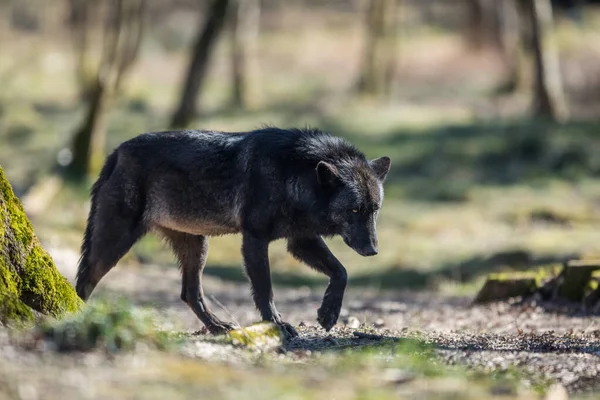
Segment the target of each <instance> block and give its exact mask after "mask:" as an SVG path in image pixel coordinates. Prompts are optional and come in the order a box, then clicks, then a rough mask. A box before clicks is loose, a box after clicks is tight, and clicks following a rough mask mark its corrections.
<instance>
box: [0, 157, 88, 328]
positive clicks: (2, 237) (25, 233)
mask: <svg viewBox="0 0 600 400" xmlns="http://www.w3.org/2000/svg"><path fill="white" fill-rule="evenodd" d="M81 304H82V302H81V300H80V299H79V297H77V294H76V293H75V290H74V289H73V287H72V286H71V285H70V284H69V282H68V281H67V280H66V279H65V278H64V277H63V276H62V275H61V274H60V273H59V272H58V270H57V269H56V267H55V266H54V263H53V261H52V258H50V256H49V255H48V253H46V251H45V250H44V249H43V248H42V246H41V244H40V243H39V241H38V239H37V238H36V236H35V234H34V233H33V229H32V227H31V224H30V223H29V220H28V219H27V216H26V215H25V212H24V211H23V207H22V206H21V202H20V201H19V200H18V198H17V197H16V196H15V194H14V193H13V191H12V188H11V186H10V184H9V183H8V180H7V179H6V177H5V176H4V173H3V171H2V168H1V167H0V322H1V323H3V324H7V323H11V322H14V321H18V320H27V319H32V318H33V313H32V311H31V309H33V310H36V311H38V312H41V313H43V314H49V315H52V316H55V317H60V316H62V315H64V314H65V313H67V312H72V311H76V310H77V309H79V307H80V306H81Z"/></svg>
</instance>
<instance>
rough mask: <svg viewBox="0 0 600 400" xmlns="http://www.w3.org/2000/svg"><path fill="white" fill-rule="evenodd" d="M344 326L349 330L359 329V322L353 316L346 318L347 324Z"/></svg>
mask: <svg viewBox="0 0 600 400" xmlns="http://www.w3.org/2000/svg"><path fill="white" fill-rule="evenodd" d="M346 326H347V327H348V328H350V329H357V328H360V321H359V320H358V318H356V317H354V316H352V317H348V322H346Z"/></svg>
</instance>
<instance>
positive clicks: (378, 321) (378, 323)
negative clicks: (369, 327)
mask: <svg viewBox="0 0 600 400" xmlns="http://www.w3.org/2000/svg"><path fill="white" fill-rule="evenodd" d="M373 326H375V328H383V327H384V326H385V321H384V320H383V318H377V319H376V320H375V323H374V324H373Z"/></svg>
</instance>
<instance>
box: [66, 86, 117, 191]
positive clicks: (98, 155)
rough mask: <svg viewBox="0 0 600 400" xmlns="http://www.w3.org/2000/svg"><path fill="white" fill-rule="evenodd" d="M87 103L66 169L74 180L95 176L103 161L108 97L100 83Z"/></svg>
mask: <svg viewBox="0 0 600 400" xmlns="http://www.w3.org/2000/svg"><path fill="white" fill-rule="evenodd" d="M89 101H90V104H89V106H88V110H87V113H86V116H85V119H84V121H83V123H82V124H81V127H80V128H79V129H78V130H77V131H76V133H75V137H74V139H73V149H72V154H73V160H72V161H71V163H70V164H69V166H68V167H67V173H68V174H69V176H70V177H72V178H74V179H83V178H85V177H86V176H88V175H95V174H96V173H98V172H99V171H100V168H101V167H102V165H101V163H102V161H103V160H104V143H105V141H106V131H105V125H104V119H105V110H106V104H107V101H108V96H107V91H106V87H105V86H104V85H103V84H102V83H101V82H97V84H96V87H95V89H94V90H92V91H91V93H90V94H89Z"/></svg>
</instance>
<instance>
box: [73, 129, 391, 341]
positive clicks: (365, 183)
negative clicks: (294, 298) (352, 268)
mask: <svg viewBox="0 0 600 400" xmlns="http://www.w3.org/2000/svg"><path fill="white" fill-rule="evenodd" d="M389 169H390V159H389V158H388V157H381V158H378V159H376V160H372V161H368V160H367V159H366V158H365V155H364V154H363V153H361V152H360V151H359V150H358V149H356V148H355V147H354V146H352V145H351V144H350V143H348V142H347V141H346V140H344V139H341V138H338V137H335V136H332V135H329V134H327V133H324V132H321V131H319V130H316V129H288V130H283V129H278V128H264V129H260V130H255V131H252V132H244V133H224V132H211V131H192V130H186V131H170V132H157V133H146V134H142V135H139V136H137V137H135V138H133V139H131V140H129V141H126V142H124V143H122V144H121V145H120V146H119V147H118V148H117V149H116V150H115V151H114V152H113V153H112V154H111V155H110V156H109V157H108V158H107V160H106V163H105V165H104V167H103V169H102V172H101V173H100V177H99V178H98V181H97V182H96V183H95V184H94V186H93V188H92V191H91V209H90V213H89V217H88V221H87V228H86V231H85V235H84V238H83V244H82V247H81V259H80V261H79V268H78V272H77V285H76V289H77V293H78V294H79V296H80V297H81V298H82V299H84V300H86V299H87V298H88V297H89V296H90V294H91V293H92V291H93V290H94V288H95V287H96V285H97V284H98V282H99V281H100V279H102V277H103V276H104V275H105V274H106V273H107V272H108V271H109V270H110V269H111V268H112V267H114V266H115V264H116V263H117V262H118V261H119V259H121V257H123V256H124V255H125V253H127V251H128V250H129V249H130V248H131V246H133V244H134V243H135V242H136V241H138V240H139V239H140V238H141V237H142V236H143V235H144V234H146V233H147V232H149V231H154V232H157V233H158V234H160V235H161V236H163V237H164V238H165V239H166V240H167V242H168V243H169V244H170V245H171V247H172V249H173V251H174V253H175V255H176V256H177V258H178V260H179V265H180V267H181V271H182V289H181V299H182V300H183V301H184V302H186V303H187V304H188V305H189V306H190V308H191V309H192V310H193V311H194V313H195V314H196V315H197V316H198V318H199V319H200V320H201V321H202V322H203V323H204V324H205V325H206V327H207V328H208V330H209V331H210V332H212V333H223V332H226V331H228V330H230V329H232V328H233V327H234V326H233V325H232V324H230V323H227V322H223V321H220V320H219V319H218V318H217V317H216V316H215V315H214V314H213V313H212V312H211V311H210V310H209V308H208V304H207V302H206V301H205V298H204V294H203V291H202V283H201V275H202V270H203V268H204V265H205V263H206V256H207V253H208V236H220V235H225V234H231V233H241V234H242V235H243V245H242V255H243V258H244V264H245V267H246V273H247V275H248V277H249V279H250V283H251V285H252V293H253V298H254V302H255V304H256V307H257V308H258V310H259V311H260V313H261V316H262V318H263V320H266V321H272V322H274V323H276V324H278V325H280V326H281V327H282V328H283V329H284V331H285V332H287V333H288V334H290V335H297V333H296V332H295V330H294V328H293V327H291V326H290V325H289V324H287V323H285V322H283V321H282V319H281V316H280V314H279V312H277V310H276V308H275V304H274V303H273V291H272V287H271V278H270V271H269V259H268V248H269V243H270V242H271V241H273V240H276V239H280V238H284V239H286V240H287V242H288V250H289V252H290V253H291V254H292V255H293V256H294V257H295V258H297V259H298V260H300V261H303V262H304V263H306V264H308V265H309V266H310V267H312V268H314V269H315V270H317V271H320V272H322V273H324V274H325V275H327V276H328V277H329V279H330V280H329V286H328V287H327V291H326V293H325V297H324V299H323V303H322V305H321V307H320V308H319V310H318V322H319V323H320V325H321V326H322V327H323V328H325V329H326V330H330V329H331V328H332V327H333V326H334V325H335V323H336V322H337V319H338V317H339V313H340V309H341V306H342V299H343V296H344V290H345V288H346V281H347V274H346V269H345V268H344V266H343V265H342V264H341V263H340V262H339V261H338V260H337V259H336V258H335V256H334V255H333V254H332V253H331V252H330V251H329V249H328V248H327V246H326V245H325V243H324V242H323V239H322V238H321V237H322V236H325V237H330V236H334V235H341V236H342V238H343V239H344V242H345V243H346V244H347V245H348V246H350V247H351V248H352V249H354V250H355V251H356V252H357V253H359V254H361V255H363V256H373V255H375V254H377V235H376V232H375V221H376V219H377V215H378V213H379V209H380V207H381V203H382V200H383V189H382V184H383V181H384V180H385V177H386V175H387V173H388V171H389Z"/></svg>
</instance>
